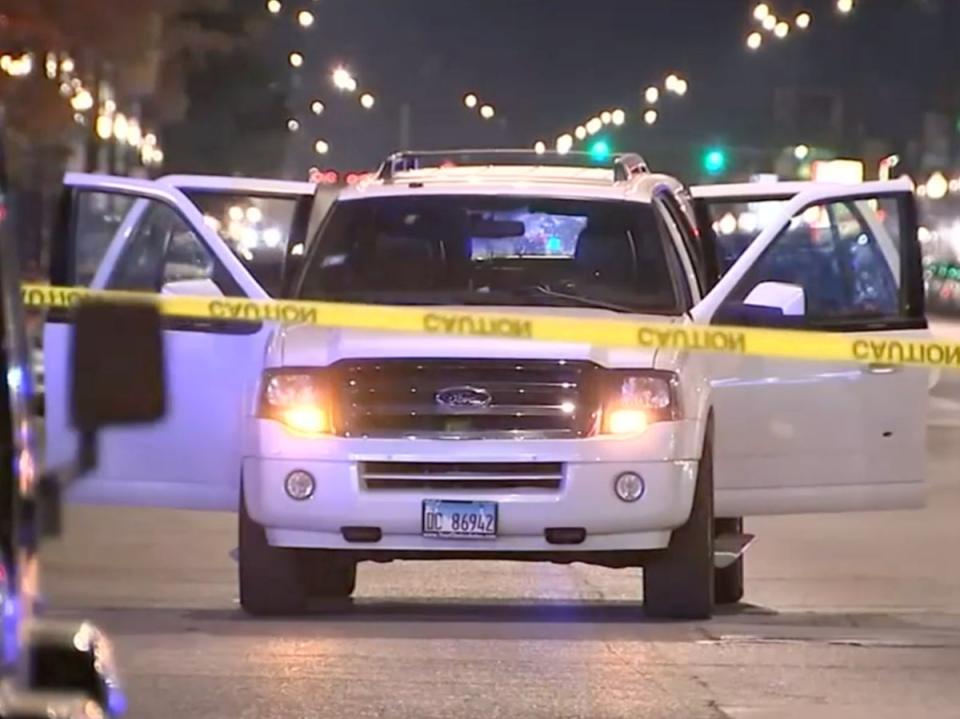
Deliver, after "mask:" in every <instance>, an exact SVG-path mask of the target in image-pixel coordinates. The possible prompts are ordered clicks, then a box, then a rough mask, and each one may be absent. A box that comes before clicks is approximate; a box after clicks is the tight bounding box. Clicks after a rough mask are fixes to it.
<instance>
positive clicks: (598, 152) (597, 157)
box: [590, 140, 610, 162]
mask: <svg viewBox="0 0 960 719" xmlns="http://www.w3.org/2000/svg"><path fill="white" fill-rule="evenodd" d="M590 158H591V159H592V160H593V161H594V162H606V161H607V160H609V159H610V143H609V142H607V141H606V140H595V141H594V143H593V144H592V145H590Z"/></svg>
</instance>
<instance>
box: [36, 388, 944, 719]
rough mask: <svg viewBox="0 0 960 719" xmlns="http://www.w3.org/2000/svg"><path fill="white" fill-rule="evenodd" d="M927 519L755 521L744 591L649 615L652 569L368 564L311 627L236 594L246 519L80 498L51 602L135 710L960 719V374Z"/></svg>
mask: <svg viewBox="0 0 960 719" xmlns="http://www.w3.org/2000/svg"><path fill="white" fill-rule="evenodd" d="M933 397H934V399H933V401H932V403H931V429H930V444H929V462H930V472H929V476H930V480H931V495H930V503H929V506H928V507H927V508H926V509H925V510H922V511H917V512H902V513H876V514H863V515H835V516H815V517H780V518H769V519H761V520H754V521H751V522H750V523H749V526H748V529H749V531H752V532H755V533H756V534H757V535H758V537H759V538H758V540H757V541H756V542H755V543H754V546H753V547H752V548H751V549H750V551H749V552H748V555H747V559H748V564H747V567H748V568H747V575H748V577H747V581H748V586H747V600H748V603H745V604H743V605H741V606H739V607H736V608H734V609H731V610H725V611H723V612H722V613H720V614H719V615H718V616H717V617H716V618H714V619H713V620H711V621H706V622H693V623H665V622H653V621H650V620H647V619H645V618H644V616H643V613H642V610H641V607H640V605H639V601H638V600H639V596H640V577H639V572H638V571H637V570H604V569H597V568H591V567H584V566H580V565H574V566H572V567H559V566H551V565H536V564H530V565H525V564H516V565H514V564H510V563H502V562H489V563H469V564H468V563H460V562H456V563H453V562H447V563H394V564H391V565H363V566H362V567H361V570H360V577H359V588H358V592H357V599H356V601H355V602H354V603H353V605H352V606H351V607H349V608H346V609H343V610H341V611H339V612H337V613H333V614H326V615H316V616H310V617H304V618H299V619H297V620H294V621H255V620H251V619H248V618H246V617H245V616H244V615H242V614H241V613H240V611H239V609H238V605H237V601H236V588H235V581H236V566H235V564H234V562H233V560H232V559H231V558H230V552H231V550H232V549H233V547H234V546H235V531H236V528H235V519H234V517H233V516H232V515H214V514H202V513H190V512H170V511H160V510H128V509H123V510H119V509H109V508H90V507H87V508H82V507H73V508H70V510H69V514H68V518H67V534H66V537H65V539H64V540H62V541H60V542H59V543H58V544H56V545H52V546H51V547H50V548H49V549H48V550H47V551H46V564H45V569H44V571H45V576H44V583H45V587H46V589H47V591H48V595H49V599H50V604H51V607H52V610H51V613H52V614H55V615H58V616H71V617H78V618H79V617H84V618H92V619H94V620H95V621H97V622H98V623H99V624H100V625H101V626H102V627H104V628H105V629H106V630H107V631H108V632H109V633H110V634H111V635H112V637H113V638H114V640H115V642H116V644H117V649H118V654H119V657H120V661H121V666H122V670H123V676H124V679H125V682H126V685H127V687H128V691H129V695H130V701H131V716H132V717H138V718H140V717H142V718H144V719H154V718H156V719H161V718H162V719H170V717H224V718H226V717H230V718H231V719H236V718H240V717H284V718H285V719H289V718H300V717H303V718H307V717H309V718H311V719H312V718H314V717H351V718H352V719H361V718H365V717H431V718H433V717H438V718H440V717H457V719H462V718H463V717H465V716H479V717H483V718H484V719H491V718H496V717H518V718H523V717H537V718H540V717H543V718H545V719H546V718H549V719H554V718H556V719H562V718H566V717H585V718H590V719H604V718H607V717H611V718H612V717H630V718H631V719H633V718H642V717H683V718H690V719H696V718H699V717H712V718H722V717H729V718H740V717H742V718H744V719H764V718H766V717H778V718H781V717H787V718H793V717H817V719H833V718H834V717H844V718H845V719H846V718H850V717H853V718H856V717H871V719H886V718H887V717H890V718H895V719H903V717H905V716H925V717H936V718H945V717H960V557H958V552H960V520H958V517H960V377H956V376H953V377H947V378H946V379H945V381H944V382H942V383H941V384H940V385H939V386H938V387H936V388H935V389H934V392H933Z"/></svg>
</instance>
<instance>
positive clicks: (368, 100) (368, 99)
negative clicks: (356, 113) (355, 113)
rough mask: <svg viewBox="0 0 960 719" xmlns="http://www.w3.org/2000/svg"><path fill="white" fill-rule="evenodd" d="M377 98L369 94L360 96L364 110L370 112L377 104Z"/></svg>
mask: <svg viewBox="0 0 960 719" xmlns="http://www.w3.org/2000/svg"><path fill="white" fill-rule="evenodd" d="M376 102H377V101H376V98H374V96H373V95H371V94H370V93H369V92H365V93H363V94H362V95H361V96H360V105H361V106H362V107H363V109H364V110H369V109H370V108H372V107H373V106H374V105H375V104H376Z"/></svg>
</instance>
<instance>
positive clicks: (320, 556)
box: [301, 549, 357, 599]
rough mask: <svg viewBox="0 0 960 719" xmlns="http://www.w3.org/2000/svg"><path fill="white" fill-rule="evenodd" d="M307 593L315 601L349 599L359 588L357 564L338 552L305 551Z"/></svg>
mask: <svg viewBox="0 0 960 719" xmlns="http://www.w3.org/2000/svg"><path fill="white" fill-rule="evenodd" d="M301 560H302V569H303V573H304V580H305V581H306V583H307V591H308V592H309V594H310V597H311V598H315V599H347V598H349V597H350V595H351V594H353V590H354V589H355V588H356V586H357V563H356V562H355V561H353V560H352V559H348V558H346V557H344V556H343V555H340V554H337V553H336V552H329V551H326V550H323V549H305V550H303V556H302V557H301Z"/></svg>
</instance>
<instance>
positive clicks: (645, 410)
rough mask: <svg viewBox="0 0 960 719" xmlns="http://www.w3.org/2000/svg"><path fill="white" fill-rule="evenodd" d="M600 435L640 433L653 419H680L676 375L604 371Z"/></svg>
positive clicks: (659, 371)
mask: <svg viewBox="0 0 960 719" xmlns="http://www.w3.org/2000/svg"><path fill="white" fill-rule="evenodd" d="M603 385H604V388H603V390H602V396H601V400H602V405H601V409H600V433H601V434H619V435H624V434H639V433H640V432H643V431H644V430H645V429H646V428H647V427H648V426H650V425H651V424H653V423H654V422H666V421H670V420H674V419H679V417H680V408H679V406H678V404H677V376H676V375H675V374H674V373H673V372H664V371H661V370H642V371H640V370H638V371H620V370H613V371H609V372H608V373H605V377H604V383H603Z"/></svg>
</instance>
